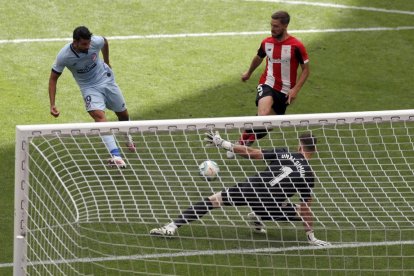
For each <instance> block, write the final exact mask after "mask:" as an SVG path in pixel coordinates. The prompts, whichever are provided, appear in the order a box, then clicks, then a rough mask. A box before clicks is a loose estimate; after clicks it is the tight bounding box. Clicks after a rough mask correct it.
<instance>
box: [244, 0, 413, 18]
mask: <svg viewBox="0 0 414 276" xmlns="http://www.w3.org/2000/svg"><path fill="white" fill-rule="evenodd" d="M245 1H246V2H271V3H281V4H291V5H307V6H317V7H326V8H337V9H352V10H362V11H373V12H386V13H397V14H407V15H414V11H402V10H388V9H381V8H373V7H359V6H348V5H341V4H333V3H321V2H307V1H291V0H245Z"/></svg>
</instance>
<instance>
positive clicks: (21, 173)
mask: <svg viewBox="0 0 414 276" xmlns="http://www.w3.org/2000/svg"><path fill="white" fill-rule="evenodd" d="M257 127H260V128H266V129H267V130H268V135H267V136H266V137H264V138H263V139H260V140H258V141H257V142H255V144H254V145H253V147H256V148H262V149H265V148H288V149H289V151H291V152H294V151H296V150H297V147H298V137H299V135H300V134H301V133H304V132H312V134H313V135H314V136H316V137H317V138H318V146H317V149H318V153H317V154H316V156H315V157H314V158H313V159H312V160H310V165H311V167H312V170H313V171H314V172H315V175H316V179H315V187H314V189H313V192H312V193H313V202H312V206H311V209H312V212H313V215H314V226H313V228H314V233H315V236H316V237H317V238H318V239H321V240H325V241H329V242H330V243H331V245H330V246H327V247H318V246H313V245H310V244H308V242H307V239H306V235H305V232H304V227H303V225H302V223H301V222H300V221H270V222H268V221H266V222H264V223H265V226H266V229H267V233H266V234H261V233H255V232H253V231H252V230H251V229H250V227H249V225H248V221H247V219H246V215H247V214H248V213H249V212H250V211H251V210H250V209H249V208H248V207H230V206H225V207H222V208H217V209H213V210H211V212H209V213H208V214H206V215H205V216H204V217H203V218H202V219H200V220H198V221H194V222H192V223H190V224H187V225H184V226H182V227H180V228H179V229H178V231H177V233H176V234H175V235H174V236H173V237H171V238H162V237H159V236H151V235H149V231H150V230H151V229H153V228H157V227H161V226H163V225H165V224H167V223H169V222H171V221H172V220H174V219H176V218H177V217H178V216H179V215H180V213H181V211H183V210H185V209H186V208H188V207H189V206H191V204H192V203H195V202H199V201H200V200H202V199H204V198H206V197H208V196H210V195H212V194H213V193H216V192H219V191H221V190H223V189H224V188H227V187H231V186H233V185H235V184H236V183H238V182H241V181H243V180H244V179H245V178H246V177H248V176H251V175H254V174H256V173H257V172H259V171H261V170H263V169H264V168H265V163H264V161H262V160H251V159H244V158H242V157H237V158H236V159H227V157H226V151H225V150H223V149H218V148H215V147H206V146H205V142H204V141H203V140H204V138H205V132H206V131H207V130H210V129H214V130H218V131H219V132H220V134H221V136H222V138H224V139H227V140H230V141H233V142H234V141H237V140H238V139H239V137H240V135H241V133H242V132H243V130H245V129H251V128H257ZM16 131H17V132H16V183H15V185H16V189H15V191H16V192H15V237H14V238H15V243H14V244H15V246H14V274H15V275H325V274H331V273H333V274H335V273H339V274H341V273H342V274H347V275H348V274H349V275H354V274H358V275H359V274H364V275H365V273H366V274H368V275H373V274H376V273H383V274H384V275H385V274H386V275H389V274H393V273H395V274H398V275H400V274H403V273H408V274H410V273H414V262H413V261H412V260H413V258H414V246H413V245H414V207H413V206H414V193H413V192H414V174H413V171H414V110H401V111H379V112H360V113H331V114H308V115H284V116H266V117H236V118H208V119H192V120H157V121H131V122H116V123H115V122H114V123H98V124H95V123H91V124H64V125H63V124H61V125H37V126H17V127H16ZM125 134H129V135H131V136H132V137H133V139H134V141H135V144H136V147H137V150H136V152H128V150H127V148H126V147H125V146H124V139H125V138H124V136H125ZM103 135H114V136H115V138H116V141H117V143H118V144H119V147H120V148H121V151H122V157H123V159H124V160H125V162H126V163H127V167H126V168H124V169H121V168H117V167H109V166H108V165H107V159H108V158H109V155H108V151H107V149H106V147H105V145H104V143H103V142H102V136H103ZM205 160H213V161H215V162H216V163H217V164H218V166H219V168H220V173H219V177H218V178H217V179H216V180H214V181H206V179H204V178H203V177H201V176H200V175H199V169H198V165H199V164H200V163H202V162H203V161H205ZM290 201H291V202H292V203H299V202H300V199H299V197H297V196H294V197H293V198H291V199H290ZM408 274H407V275H408ZM381 275H382V274H381Z"/></svg>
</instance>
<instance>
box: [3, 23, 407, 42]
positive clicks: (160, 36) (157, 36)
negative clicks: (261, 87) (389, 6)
mask: <svg viewBox="0 0 414 276" xmlns="http://www.w3.org/2000/svg"><path fill="white" fill-rule="evenodd" d="M404 30H414V26H400V27H371V28H342V29H310V30H289V33H304V34H306V33H340V32H375V31H404ZM249 35H270V32H269V31H256V32H218V33H187V34H152V35H128V36H107V37H106V38H108V39H110V40H139V39H166V38H189V37H216V36H249ZM62 41H67V42H69V41H72V39H71V38H21V39H4V40H0V44H19V43H35V42H62Z"/></svg>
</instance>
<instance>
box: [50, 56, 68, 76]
mask: <svg viewBox="0 0 414 276" xmlns="http://www.w3.org/2000/svg"><path fill="white" fill-rule="evenodd" d="M65 67H66V65H65V61H64V57H63V56H62V55H61V54H60V53H59V54H58V55H57V57H56V59H55V62H54V63H53V65H52V71H53V72H55V73H56V74H62V72H63V70H64V69H65Z"/></svg>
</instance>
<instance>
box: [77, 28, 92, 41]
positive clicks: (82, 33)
mask: <svg viewBox="0 0 414 276" xmlns="http://www.w3.org/2000/svg"><path fill="white" fill-rule="evenodd" d="M91 37H92V33H91V32H90V31H89V29H88V28H86V27H85V26H79V27H77V28H76V29H75V30H74V31H73V39H74V40H80V39H87V40H90V39H91Z"/></svg>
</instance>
